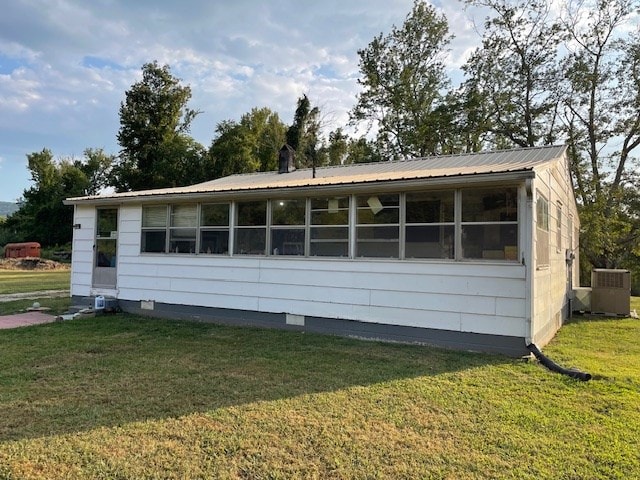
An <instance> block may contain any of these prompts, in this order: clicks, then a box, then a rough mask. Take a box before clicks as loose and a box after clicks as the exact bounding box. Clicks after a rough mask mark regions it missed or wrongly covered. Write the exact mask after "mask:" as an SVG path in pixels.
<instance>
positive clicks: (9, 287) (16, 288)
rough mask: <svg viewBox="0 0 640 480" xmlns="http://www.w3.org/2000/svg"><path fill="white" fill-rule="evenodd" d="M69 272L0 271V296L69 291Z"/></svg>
mask: <svg viewBox="0 0 640 480" xmlns="http://www.w3.org/2000/svg"><path fill="white" fill-rule="evenodd" d="M70 283H71V271H70V270H2V269H0V295H4V294H10V293H28V292H37V291H40V290H69V286H70Z"/></svg>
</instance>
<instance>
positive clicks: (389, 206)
mask: <svg viewBox="0 0 640 480" xmlns="http://www.w3.org/2000/svg"><path fill="white" fill-rule="evenodd" d="M357 201H358V223H359V224H363V223H364V224H366V223H372V224H376V223H377V224H384V223H398V222H399V220H400V209H399V205H400V197H399V195H372V196H362V197H357Z"/></svg>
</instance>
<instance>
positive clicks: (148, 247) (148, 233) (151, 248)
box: [141, 230, 167, 253]
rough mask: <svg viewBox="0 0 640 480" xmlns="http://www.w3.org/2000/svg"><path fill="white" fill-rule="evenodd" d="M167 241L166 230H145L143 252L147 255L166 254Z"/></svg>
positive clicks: (143, 233)
mask: <svg viewBox="0 0 640 480" xmlns="http://www.w3.org/2000/svg"><path fill="white" fill-rule="evenodd" d="M166 239H167V231H166V230H144V231H143V232H142V248H141V250H142V251H143V252H147V253H164V251H165V242H166Z"/></svg>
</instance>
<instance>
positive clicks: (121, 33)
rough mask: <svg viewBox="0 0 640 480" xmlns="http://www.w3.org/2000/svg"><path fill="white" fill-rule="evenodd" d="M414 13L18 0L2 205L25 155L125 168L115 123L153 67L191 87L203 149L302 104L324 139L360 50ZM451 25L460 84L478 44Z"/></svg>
mask: <svg viewBox="0 0 640 480" xmlns="http://www.w3.org/2000/svg"><path fill="white" fill-rule="evenodd" d="M412 4H413V1H412V0H349V1H338V0H324V1H322V2H317V1H313V0H302V1H300V0H298V1H294V0H270V1H268V2H263V1H257V0H236V1H234V2H228V1H222V0H183V1H182V2H168V1H164V0H136V1H135V2H132V1H128V0H93V1H91V2H86V1H82V0H55V1H51V0H12V1H11V2H6V5H3V8H2V15H0V201H15V200H16V199H18V198H19V197H21V196H22V192H23V191H24V190H25V189H27V188H29V187H30V186H31V179H30V177H29V171H28V169H27V161H26V155H27V154H28V153H31V152H36V151H40V150H42V149H43V148H48V149H50V150H51V151H52V152H53V154H54V155H55V157H56V158H64V157H81V156H82V152H83V151H84V149H86V148H89V147H91V148H103V149H104V150H105V151H106V152H107V153H113V154H117V153H118V150H119V147H118V144H117V140H116V134H117V131H118V127H119V119H118V109H119V106H120V102H121V101H122V100H123V99H124V94H125V92H126V90H127V89H128V88H129V87H130V86H131V85H132V84H133V83H134V82H136V81H137V80H139V78H140V71H141V70H140V69H141V66H142V65H143V64H144V63H146V62H151V61H153V60H157V61H158V62H159V63H161V64H168V65H169V66H170V67H171V71H172V73H173V74H174V75H175V76H176V77H178V78H180V79H181V80H182V83H183V84H185V85H189V86H190V87H191V89H192V93H193V97H192V100H191V102H190V103H189V107H190V108H193V109H196V110H200V111H202V112H203V113H202V114H200V115H199V116H198V117H197V118H196V119H195V121H194V122H193V124H192V130H191V134H192V135H193V137H194V138H195V139H196V140H197V141H199V142H200V143H202V144H203V145H205V146H208V145H209V144H210V143H211V140H212V138H213V136H214V130H215V127H216V125H217V123H218V122H220V121H222V120H227V119H234V120H236V119H239V118H240V116H241V115H242V114H243V113H246V112H248V111H250V110H251V108H253V107H269V108H271V109H272V110H274V111H276V112H278V113H279V114H280V117H281V119H282V120H283V121H284V122H285V123H290V122H291V119H292V116H293V111H294V109H295V102H296V99H297V98H298V97H299V96H301V95H302V94H303V93H306V94H307V95H308V96H309V99H310V100H311V102H312V103H313V104H314V105H318V106H319V107H320V109H321V111H322V113H323V117H324V119H325V123H326V126H327V128H328V129H332V128H336V127H338V126H343V125H344V124H345V123H346V120H347V115H348V111H349V110H350V109H351V108H352V107H353V105H354V104H355V98H356V94H357V93H358V91H359V86H358V83H357V79H358V76H359V71H358V55H357V51H358V49H362V48H365V47H366V46H367V45H368V43H369V42H370V41H371V40H372V39H373V38H374V37H375V36H376V35H377V34H379V33H381V32H382V33H385V34H386V33H388V32H389V31H390V30H391V27H392V25H394V24H395V25H401V24H402V22H403V21H404V18H405V17H406V15H407V14H408V13H409V12H410V10H411V7H412ZM434 4H435V5H437V6H438V8H440V9H441V11H442V13H444V14H445V15H446V17H447V19H448V20H449V24H450V28H451V31H452V33H453V34H454V35H456V39H455V40H454V42H453V43H452V45H451V53H450V68H451V70H452V72H455V71H457V68H458V67H459V66H460V64H461V63H462V62H463V61H464V59H465V58H466V55H467V54H468V52H469V50H470V48H472V46H473V45H477V44H478V43H479V39H478V34H477V33H476V31H475V30H474V26H473V21H472V20H473V17H474V16H475V18H476V20H477V19H478V18H479V19H480V20H481V19H482V16H479V15H477V12H476V14H475V15H474V14H473V13H472V12H469V11H465V10H464V5H463V3H461V2H456V1H450V2H449V1H447V2H442V3H440V2H434Z"/></svg>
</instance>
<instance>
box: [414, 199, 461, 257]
mask: <svg viewBox="0 0 640 480" xmlns="http://www.w3.org/2000/svg"><path fill="white" fill-rule="evenodd" d="M454 205H455V192H454V191H453V190H450V191H441V192H419V193H407V195H406V214H405V258H451V259H452V258H455V216H454Z"/></svg>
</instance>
